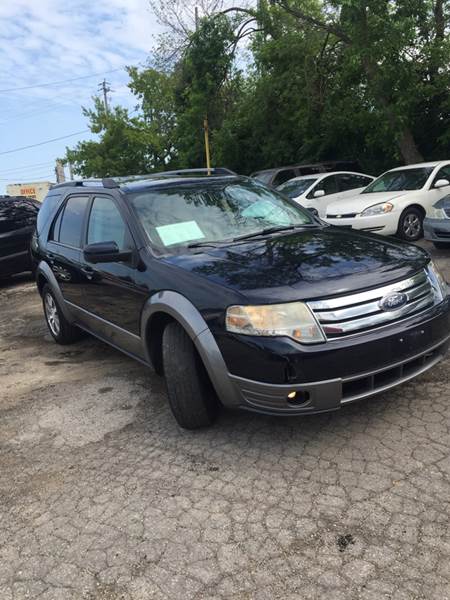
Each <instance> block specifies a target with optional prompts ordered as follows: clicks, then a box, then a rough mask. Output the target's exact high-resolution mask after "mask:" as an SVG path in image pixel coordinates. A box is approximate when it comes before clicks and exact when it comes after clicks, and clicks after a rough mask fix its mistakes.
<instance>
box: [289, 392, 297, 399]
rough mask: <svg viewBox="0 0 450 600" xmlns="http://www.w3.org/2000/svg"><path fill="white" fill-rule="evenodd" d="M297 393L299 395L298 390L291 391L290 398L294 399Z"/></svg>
mask: <svg viewBox="0 0 450 600" xmlns="http://www.w3.org/2000/svg"><path fill="white" fill-rule="evenodd" d="M296 395H297V392H290V393H289V394H288V398H289V400H294V399H295V396H296Z"/></svg>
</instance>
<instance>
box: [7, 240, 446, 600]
mask: <svg viewBox="0 0 450 600" xmlns="http://www.w3.org/2000/svg"><path fill="white" fill-rule="evenodd" d="M427 247H428V246H427ZM435 255H436V258H437V261H438V262H439V263H440V265H441V266H442V267H443V268H444V270H445V271H446V275H447V279H448V280H449V281H450V251H441V252H440V253H436V252H435ZM0 311H1V312H0V314H1V321H0V383H1V387H0V600H13V599H14V600H17V599H19V600H22V599H25V598H33V599H34V598H39V599H42V600H44V599H45V600H50V599H52V600H53V599H54V600H56V599H60V600H74V599H83V600H119V599H120V600H148V599H152V598H170V599H171V600H172V599H178V598H179V599H182V600H187V599H189V598H195V599H197V598H198V599H202V598H208V599H213V598H236V599H264V600H265V599H272V598H283V600H285V599H286V600H288V599H290V598H292V599H294V598H295V599H309V598H317V599H323V598H328V599H330V600H341V599H345V600H350V599H354V598H355V599H356V598H358V599H364V600H369V599H373V600H383V599H392V600H411V599H419V598H421V599H422V598H423V599H426V600H430V599H436V600H444V599H445V598H447V599H448V598H450V527H449V524H450V435H449V433H450V413H449V403H450V370H449V366H450V359H447V360H446V361H444V362H443V363H441V364H440V365H439V366H437V367H436V368H434V369H433V370H432V371H430V372H428V373H427V374H426V375H424V376H422V377H421V378H419V379H417V380H416V381H415V382H413V383H410V384H407V385H404V386H403V387H401V388H398V389H396V390H395V391H392V392H390V393H387V394H384V395H383V396H380V397H378V398H376V399H372V400H370V401H365V402H361V403H359V404H355V405H352V406H347V407H345V408H344V409H342V410H341V411H340V412H338V413H333V414H329V415H322V416H316V417H309V418H304V419H283V420H280V419H276V418H269V417H262V416H252V415H248V414H233V413H225V414H223V415H222V417H221V418H220V419H219V422H218V423H217V425H216V426H215V427H214V428H212V429H209V430H207V431H200V432H194V433H189V432H185V431H182V430H180V429H179V428H178V427H177V426H176V424H175V421H174V420H173V418H172V416H171V414H170V412H169V408H168V405H167V399H166V394H165V389H164V384H163V382H162V380H161V379H160V378H158V377H157V376H155V375H153V374H152V373H150V372H149V371H148V370H147V369H146V368H145V367H143V366H142V365H139V364H138V363H136V362H133V361H132V360H130V359H128V358H127V357H125V356H123V355H121V354H120V353H119V352H116V351H115V350H113V349H111V348H109V347H108V346H106V345H104V344H102V343H100V342H97V341H95V340H93V339H90V338H87V339H85V340H84V341H82V342H80V343H77V344H75V345H73V346H70V347H59V346H57V345H56V344H54V343H53V341H52V340H51V338H50V336H49V335H48V333H47V332H46V328H45V325H44V321H43V316H42V309H41V305H40V299H39V297H38V295H37V292H36V291H35V287H34V284H33V283H32V282H31V281H30V279H29V278H27V277H19V278H16V279H15V280H14V281H13V282H12V283H11V282H10V283H9V284H8V285H6V284H4V285H3V287H1V288H0Z"/></svg>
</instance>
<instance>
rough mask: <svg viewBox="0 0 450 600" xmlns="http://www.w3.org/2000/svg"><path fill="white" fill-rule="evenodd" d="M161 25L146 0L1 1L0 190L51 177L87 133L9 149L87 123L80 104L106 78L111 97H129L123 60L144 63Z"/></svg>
mask: <svg viewBox="0 0 450 600" xmlns="http://www.w3.org/2000/svg"><path fill="white" fill-rule="evenodd" d="M158 32H160V27H159V25H158V24H157V22H156V18H155V16H154V15H153V14H152V13H151V11H150V8H149V4H148V1H147V0H69V1H68V2H61V0H1V1H0V193H4V189H5V185H6V184H7V183H14V182H22V181H23V182H27V181H28V182H29V181H34V180H43V179H48V180H54V171H53V168H54V160H55V158H56V157H58V156H63V155H64V153H65V147H66V145H69V146H73V145H74V144H75V143H76V142H77V141H79V140H82V139H88V138H89V137H90V134H88V133H83V134H78V135H74V136H73V137H70V138H67V139H64V140H60V141H56V142H53V143H50V144H46V145H42V146H38V147H35V148H29V149H27V150H21V151H18V152H12V153H6V152H7V151H9V150H14V149H16V148H19V147H22V146H27V145H31V144H36V143H39V142H41V141H45V140H49V139H53V138H57V137H62V136H66V135H69V134H72V133H74V132H79V131H83V130H85V129H87V123H86V119H85V118H84V117H83V115H82V114H81V106H82V105H84V106H89V105H90V103H91V100H90V98H91V96H92V95H94V94H96V93H97V88H98V84H99V82H100V81H101V80H102V79H103V78H106V79H107V81H109V82H110V83H111V87H112V89H113V90H114V92H113V93H112V94H111V100H112V102H113V103H114V102H116V103H120V104H125V105H131V104H132V97H131V95H130V94H129V92H128V90H127V87H126V82H127V75H126V73H125V72H124V70H123V68H124V66H125V65H142V64H143V63H145V61H146V59H147V58H148V56H149V52H150V50H151V48H152V47H153V46H154V44H155V35H156V34H157V33H158ZM91 75H92V77H91ZM78 77H83V79H80V80H78V81H76V82H72V83H70V82H67V83H64V84H61V85H50V86H47V87H34V88H33V87H28V86H33V85H36V84H42V83H54V82H58V81H61V80H66V79H70V78H78ZM27 87H28V89H22V90H19V89H17V88H27Z"/></svg>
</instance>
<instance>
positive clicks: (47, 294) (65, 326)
mask: <svg viewBox="0 0 450 600" xmlns="http://www.w3.org/2000/svg"><path fill="white" fill-rule="evenodd" d="M42 304H43V307H44V316H45V320H46V322H47V327H48V330H49V331H50V334H51V336H52V337H53V339H54V340H55V342H57V343H58V344H62V345H67V344H73V343H74V342H76V341H77V340H79V339H80V338H81V337H82V332H81V331H80V330H79V329H78V328H77V327H75V326H74V325H72V324H71V323H69V321H68V320H67V319H66V317H65V316H64V313H63V312H62V310H61V307H60V305H59V303H58V301H57V300H56V298H55V295H54V293H53V291H52V288H51V287H50V286H49V285H48V284H45V285H44V287H43V288H42Z"/></svg>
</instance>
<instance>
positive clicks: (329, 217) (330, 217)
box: [327, 213, 358, 219]
mask: <svg viewBox="0 0 450 600" xmlns="http://www.w3.org/2000/svg"><path fill="white" fill-rule="evenodd" d="M357 214H358V213H347V214H345V215H327V219H353V218H354V217H356V215H357Z"/></svg>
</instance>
